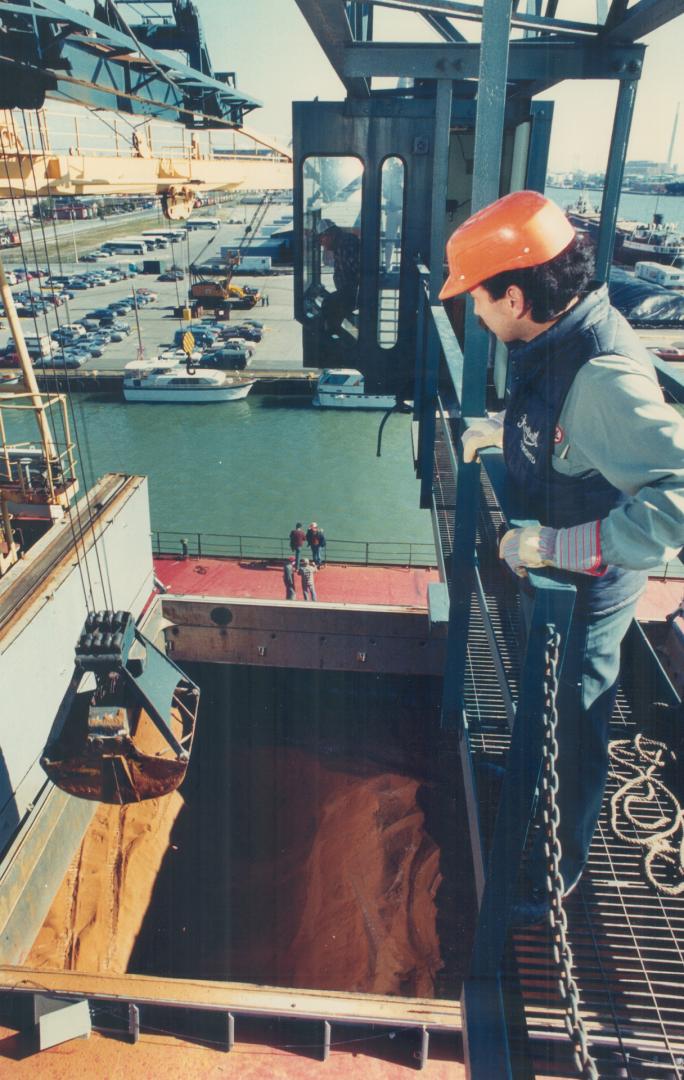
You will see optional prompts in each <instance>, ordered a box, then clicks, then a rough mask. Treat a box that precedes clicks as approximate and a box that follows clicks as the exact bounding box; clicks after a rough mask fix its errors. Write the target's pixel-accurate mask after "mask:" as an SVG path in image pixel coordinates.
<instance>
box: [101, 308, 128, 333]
mask: <svg viewBox="0 0 684 1080" xmlns="http://www.w3.org/2000/svg"><path fill="white" fill-rule="evenodd" d="M100 326H105V327H106V328H107V329H108V330H111V331H112V332H114V331H116V333H117V334H130V332H131V324H130V323H127V322H124V320H123V319H117V318H116V316H115V315H114V314H113V312H110V313H109V318H107V319H102V320H101V322H100ZM113 340H114V339H113Z"/></svg>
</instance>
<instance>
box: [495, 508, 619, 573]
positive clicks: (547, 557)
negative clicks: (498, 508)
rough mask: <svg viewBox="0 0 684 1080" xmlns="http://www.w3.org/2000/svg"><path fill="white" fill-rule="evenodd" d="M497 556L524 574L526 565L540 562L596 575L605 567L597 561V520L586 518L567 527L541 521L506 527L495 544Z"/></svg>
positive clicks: (599, 555) (516, 571)
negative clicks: (558, 527)
mask: <svg viewBox="0 0 684 1080" xmlns="http://www.w3.org/2000/svg"><path fill="white" fill-rule="evenodd" d="M499 557H500V558H501V559H504V560H505V562H506V563H507V564H508V566H509V567H510V568H511V570H512V571H513V573H514V574H517V575H518V577H526V576H527V570H528V569H530V570H537V569H539V568H540V567H542V566H555V567H557V568H558V569H559V570H572V571H574V572H575V573H578V574H591V575H592V576H596V577H600V576H601V575H602V574H604V573H605V571H606V568H605V566H604V565H603V563H602V561H601V530H600V522H598V521H587V522H586V523H585V524H584V525H573V526H571V527H570V528H569V529H550V528H548V526H545V525H528V526H526V527H525V528H524V529H509V530H508V532H507V533H506V534H505V535H504V537H503V539H502V540H501V543H500V544H499Z"/></svg>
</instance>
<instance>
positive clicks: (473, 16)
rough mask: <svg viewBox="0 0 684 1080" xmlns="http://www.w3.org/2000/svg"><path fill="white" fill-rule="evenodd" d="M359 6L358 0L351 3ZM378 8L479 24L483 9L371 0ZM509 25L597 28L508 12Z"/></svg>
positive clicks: (439, 1)
mask: <svg viewBox="0 0 684 1080" xmlns="http://www.w3.org/2000/svg"><path fill="white" fill-rule="evenodd" d="M353 2H354V3H360V2H361V0H353ZM373 2H374V3H375V4H376V5H377V6H379V7H390V8H400V9H402V10H404V11H411V12H416V13H419V14H423V12H426V11H429V12H434V13H435V14H438V13H441V14H442V15H449V16H452V17H453V18H458V19H463V20H464V21H473V22H482V21H483V8H482V7H481V6H480V7H478V6H477V5H475V4H464V3H460V2H458V0H373ZM511 16H512V25H513V26H514V27H515V28H516V29H524V30H544V31H548V32H550V33H554V34H562V33H566V34H567V33H570V34H595V33H596V31H597V30H599V29H601V28H600V27H599V26H597V25H596V24H595V23H587V22H576V21H575V22H573V21H570V20H568V19H549V18H547V17H546V16H543V15H540V14H538V13H537V14H534V13H532V14H528V13H526V12H523V13H520V12H517V11H516V12H515V13H511Z"/></svg>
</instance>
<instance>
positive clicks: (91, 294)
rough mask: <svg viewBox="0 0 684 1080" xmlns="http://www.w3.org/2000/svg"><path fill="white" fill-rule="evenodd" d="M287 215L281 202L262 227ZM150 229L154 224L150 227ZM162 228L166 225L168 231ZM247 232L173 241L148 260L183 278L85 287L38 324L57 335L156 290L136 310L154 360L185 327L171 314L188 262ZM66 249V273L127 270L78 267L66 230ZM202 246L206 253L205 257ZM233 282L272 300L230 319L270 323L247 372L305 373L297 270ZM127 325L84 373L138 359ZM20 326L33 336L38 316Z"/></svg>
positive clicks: (83, 233)
mask: <svg viewBox="0 0 684 1080" xmlns="http://www.w3.org/2000/svg"><path fill="white" fill-rule="evenodd" d="M241 209H242V210H244V211H246V212H247V220H249V217H250V216H251V213H252V210H253V207H251V206H247V207H244V208H241ZM283 211H284V207H283V205H282V204H278V205H277V206H274V207H272V208H270V209H269V211H268V212H267V214H266V217H265V218H264V224H268V223H269V221H270V220H272V219H273V218H275V217H278V216H280V215H282V214H283ZM235 213H236V208H235V207H234V206H233V207H220V208H218V210H216V209H215V208H212V214H211V216H215V217H219V218H221V219H225V218H227V217H229V216H230V215H231V214H233V215H235ZM77 224H78V225H79V226H80V228H79V230H78V233H79V236H78V244H79V250H80V252H81V253H82V254H83V253H85V252H86V251H88V250H90V248H89V246H88V243H87V235H88V224H89V223H88V222H78V223H77ZM145 227H150V226H148V225H146V226H145ZM159 227H160V228H163V227H164V226H159ZM167 227H170V226H167ZM141 228H142V226H141ZM136 231H139V230H137V229H136V225H135V224H134V223H131V227H130V232H129V235H135V234H136ZM243 231H244V227H243V226H242V225H235V224H233V225H229V224H227V223H224V224H222V225H221V228H220V229H219V230H218V231H217V232H208V231H204V230H196V231H192V232H190V233H189V239H188V241H187V242H185V241H181V242H180V243H178V244H172V245H170V246H169V248H168V249H166V250H160V251H158V252H150V253H149V254H148V256H147V257H148V258H150V259H152V258H157V257H158V258H159V259H160V260H161V261H163V262H165V263H166V264H167V265H169V266H170V265H171V263H175V264H176V265H178V266H181V267H183V268H184V269H185V270H186V280H185V281H182V282H162V281H157V275H156V274H138V275H137V276H136V277H135V278H132V279H129V280H126V281H120V282H116V283H114V284H111V285H105V286H97V287H95V288H93V289H84V290H83V291H81V292H77V293H76V296H75V297H74V299H73V300H70V301H69V303H68V305H67V304H65V305H63V306H62V307H59V308H57V309H55V310H52V309H50V310H49V311H48V312H46V313H45V315H40V316H38V318H37V320H36V321H37V324H38V332H39V333H49V332H50V331H52V330H55V329H56V328H57V326H58V325H61V324H63V323H67V322H75V321H77V320H78V319H80V318H82V317H83V316H84V315H86V314H87V313H88V312H89V311H92V310H93V309H94V308H101V307H107V305H108V304H110V303H111V302H112V301H114V300H119V299H122V298H123V297H124V296H129V297H130V295H131V291H132V289H133V288H140V287H146V288H150V289H153V290H154V291H155V292H156V293H158V297H159V298H158V300H157V301H156V302H154V303H152V304H148V305H146V306H145V307H143V308H141V309H140V312H139V319H140V336H141V340H142V346H143V349H144V352H145V356H147V357H153V356H155V355H156V354H157V353H158V352H159V351H160V349H161V348H167V347H169V346H170V345H171V342H172V339H173V335H174V333H175V331H176V330H177V329H178V327H179V326H182V325H184V324H183V323H182V322H181V321H180V320H179V319H177V318H175V317H174V315H173V309H174V308H176V307H178V306H179V304H182V303H183V302H184V300H185V297H186V291H187V288H188V275H187V266H188V257H189V259H190V261H193V260H195V259H197V258H198V256H199V257H200V259H201V261H206V260H208V259H210V258H213V257H214V256H215V255H218V254H219V253H220V250H221V247H222V246H223V245H236V244H237V242H239V240H240V239H241V237H242V235H243ZM34 232H35V230H34ZM36 240H37V242H36V248H37V262H38V265H39V266H40V267H44V266H45V265H47V262H46V260H45V258H43V259H42V260H41V247H40V243H39V238H36ZM62 246H63V259H62V265H63V268H64V272H65V273H71V272H72V271H76V269H77V268H78V270H80V271H83V270H86V269H94V268H97V267H106V266H109V265H123V264H124V263H125V262H126V260H125V258H123V257H122V256H121V255H118V256H116V255H115V256H111V257H110V258H108V259H106V260H102V261H101V262H98V263H78V264H77V263H75V262H74V260H73V248H72V238H71V236H70V235H69V234H67V233H66V232H65V234H64V237H63V240H62ZM92 247H93V248H95V247H97V244H95V243H93V245H92ZM205 248H206V250H205V252H204V254H203V255H200V253H201V252H202V250H203V249H205ZM27 250H29V249H27ZM43 255H44V251H43ZM70 256H71V259H70ZM132 261H135V262H139V263H141V262H142V260H141V259H133V260H132ZM50 263H51V266H52V269H53V272H55V273H57V272H59V270H58V267H57V265H56V263H55V260H54V259H53V258H51V259H50ZM35 265H36V259H35V258H33V257H31V258H30V260H29V268H31V267H32V266H35ZM235 283H236V284H240V285H251V286H254V287H257V288H259V289H260V290H261V291H262V292H264V293H265V294H266V295H267V296H268V300H269V303H268V306H264V307H262V306H260V305H259V306H257V307H256V308H254V309H253V310H252V311H244V312H242V311H237V312H235V313H234V315H233V320H232V321H233V322H237V321H239V320H240V318H242V317H248V318H256V319H259V320H260V321H261V322H263V323H264V326H265V333H264V335H263V338H262V340H261V342H260V343H259V344H257V345H255V351H254V354H253V356H252V357H251V359H250V361H249V363H248V368H253V369H255V370H259V371H264V370H266V371H285V370H300V369H301V368H302V334H301V326H300V325H299V323H297V322H295V321H294V318H293V304H294V300H293V276H292V270H291V269H290V268H286V269H281V270H279V271H278V272H277V273H275V274H273V275H259V276H256V275H253V276H252V275H244V274H240V275H236V277H235ZM30 284H31V287H32V289H33V287H34V285H35V284H37V283H36V282H35V280H34V281H32V282H31V283H30ZM24 288H26V285H25V284H21V285H17V286H15V287H14V288H13V290H12V291H13V292H19V291H21V290H22V289H24ZM125 320H126V322H128V323H129V324H130V325H131V328H132V332H131V334H130V335H129V336H128V337H127V338H126V340H125V341H123V342H112V344H111V345H109V346H107V347H106V349H105V351H104V354H103V355H102V356H101V357H98V358H94V359H93V360H91V361H89V362H88V363H87V364H86V365H84V367H83V369H82V370H84V371H88V370H91V371H99V372H106V373H110V372H119V371H121V370H122V369H123V368H124V367H125V365H126V364H127V363H128V362H129V361H130V360H134V359H136V355H137V351H138V335H137V332H136V326H135V313H134V312H131V313H130V314H129V315H127V316H125ZM22 325H23V327H24V330H25V333H27V334H30V335H34V334H35V333H36V326H35V323H34V320H33V319H22ZM8 340H9V334H8V333H7V331H6V330H5V332H4V333H2V332H1V331H0V344H3V345H4V344H5V343H6V342H7V341H8Z"/></svg>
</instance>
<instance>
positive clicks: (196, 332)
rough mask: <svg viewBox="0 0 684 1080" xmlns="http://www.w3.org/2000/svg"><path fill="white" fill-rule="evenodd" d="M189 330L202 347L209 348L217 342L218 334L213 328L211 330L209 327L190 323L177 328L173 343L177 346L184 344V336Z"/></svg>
mask: <svg viewBox="0 0 684 1080" xmlns="http://www.w3.org/2000/svg"><path fill="white" fill-rule="evenodd" d="M188 331H189V332H190V333H191V334H192V336H193V337H194V339H195V345H199V346H200V348H203V349H207V348H209V347H210V346H211V345H214V344H215V343H216V334H215V333H214V332H213V331H212V330H209V329H208V327H206V326H194V325H189V326H187V327H181V328H180V329H179V330H176V333H175V334H174V336H173V344H174V346H175V347H176V348H179V347H181V346H182V344H183V338H184V337H185V335H186V334H187V333H188Z"/></svg>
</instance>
